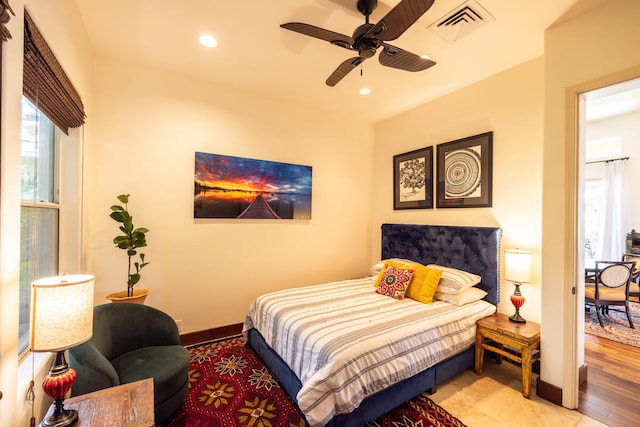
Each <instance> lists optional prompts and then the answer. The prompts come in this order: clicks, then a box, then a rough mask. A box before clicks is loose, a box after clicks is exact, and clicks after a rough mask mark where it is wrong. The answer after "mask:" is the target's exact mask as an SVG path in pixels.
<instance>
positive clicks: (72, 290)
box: [29, 274, 93, 427]
mask: <svg viewBox="0 0 640 427" xmlns="http://www.w3.org/2000/svg"><path fill="white" fill-rule="evenodd" d="M92 334H93V276H91V275H88V274H78V275H69V276H56V277H47V278H44V279H39V280H35V281H34V282H32V283H31V333H30V336H29V345H30V347H31V351H34V352H55V353H56V354H55V357H54V359H53V363H52V364H51V368H50V369H49V374H48V375H47V376H46V377H45V379H44V381H43V382H42V388H43V389H44V391H45V393H47V395H48V396H50V397H51V398H52V399H53V400H54V404H55V409H54V412H53V414H51V415H50V416H49V417H47V418H45V419H44V420H43V421H42V423H40V426H42V427H65V426H71V425H73V424H75V423H76V421H77V420H78V411H76V410H73V409H64V405H63V401H64V398H65V397H66V395H67V393H68V392H69V390H71V386H72V385H73V383H74V381H75V380H76V371H75V370H73V369H72V368H69V364H68V363H67V358H66V356H65V350H66V349H68V348H71V347H74V346H76V345H78V344H82V343H83V342H85V341H88V340H89V339H90V338H91V335H92Z"/></svg>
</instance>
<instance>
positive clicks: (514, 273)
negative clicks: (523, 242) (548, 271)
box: [504, 249, 531, 283]
mask: <svg viewBox="0 0 640 427" xmlns="http://www.w3.org/2000/svg"><path fill="white" fill-rule="evenodd" d="M504 276H505V279H507V280H508V281H510V282H514V283H527V282H530V281H531V252H529V251H523V250H520V249H509V250H506V251H504Z"/></svg>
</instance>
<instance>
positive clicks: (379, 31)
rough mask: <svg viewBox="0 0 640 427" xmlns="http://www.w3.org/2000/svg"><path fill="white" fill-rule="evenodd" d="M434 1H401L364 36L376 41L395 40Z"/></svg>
mask: <svg viewBox="0 0 640 427" xmlns="http://www.w3.org/2000/svg"><path fill="white" fill-rule="evenodd" d="M434 1H435V0H402V1H401V2H400V3H398V4H397V5H396V7H394V8H393V9H391V10H390V11H389V13H387V14H386V15H385V16H384V17H383V18H382V19H381V20H380V21H378V23H377V24H376V25H374V26H373V27H372V28H371V29H370V30H369V31H368V32H367V34H366V37H375V38H377V39H378V40H385V41H387V40H395V39H397V38H398V37H400V35H402V33H404V32H405V31H406V30H407V28H409V27H410V26H411V25H413V23H414V22H416V21H417V20H418V19H419V18H420V17H421V16H422V15H423V14H424V13H425V12H426V11H427V10H429V8H430V7H431V5H433V2H434Z"/></svg>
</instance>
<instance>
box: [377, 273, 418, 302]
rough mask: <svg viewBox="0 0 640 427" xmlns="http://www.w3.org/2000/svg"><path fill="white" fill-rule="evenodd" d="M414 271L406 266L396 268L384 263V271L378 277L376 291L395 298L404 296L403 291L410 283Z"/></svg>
mask: <svg viewBox="0 0 640 427" xmlns="http://www.w3.org/2000/svg"><path fill="white" fill-rule="evenodd" d="M413 273H414V271H413V270H411V269H406V268H396V267H394V266H392V265H386V266H385V269H384V272H383V273H382V275H381V276H380V277H379V280H378V281H379V284H378V286H377V287H376V293H379V294H382V295H386V296H388V297H391V298H395V299H402V298H404V293H405V292H406V291H407V288H408V287H409V283H411V279H412V278H413Z"/></svg>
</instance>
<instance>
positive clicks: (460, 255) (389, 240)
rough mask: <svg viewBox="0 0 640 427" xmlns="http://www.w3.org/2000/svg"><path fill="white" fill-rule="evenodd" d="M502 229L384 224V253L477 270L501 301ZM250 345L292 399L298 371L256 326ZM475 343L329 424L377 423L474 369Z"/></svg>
mask: <svg viewBox="0 0 640 427" xmlns="http://www.w3.org/2000/svg"><path fill="white" fill-rule="evenodd" d="M501 238H502V229H500V228H495V227H459V226H435V225H413V224H383V225H382V256H381V259H387V258H405V259H411V260H414V261H417V262H420V263H421V264H424V265H427V264H439V265H443V266H448V267H454V268H458V269H461V270H465V271H468V272H471V273H475V274H478V275H480V276H481V277H482V281H481V283H480V284H479V285H477V287H479V288H481V289H483V290H485V291H487V296H486V297H485V300H487V301H489V302H491V303H492V304H497V303H498V302H499V301H500V239H501ZM248 341H249V345H250V346H251V348H252V349H253V350H254V351H255V352H256V353H258V355H259V356H260V357H261V358H262V360H263V361H264V362H265V364H266V365H267V366H268V367H269V368H270V369H271V371H272V372H273V373H274V375H275V376H276V377H277V378H278V379H279V380H280V382H281V383H282V385H283V387H284V389H285V390H286V391H287V393H289V395H290V396H292V397H293V399H294V401H295V396H296V395H297V394H298V391H299V390H300V389H301V388H302V384H301V383H300V380H299V379H298V377H296V375H295V374H294V373H293V372H292V371H291V370H290V369H289V367H288V366H287V364H286V363H285V362H284V361H283V360H282V359H281V358H280V356H279V355H278V354H277V353H276V352H275V351H273V350H272V349H271V347H269V345H268V344H267V343H266V342H265V341H264V339H263V338H262V335H260V333H259V332H258V331H256V330H255V329H251V330H250V331H249V333H248ZM473 358H474V349H473V346H471V347H470V348H468V349H467V350H465V351H463V352H461V353H458V354H457V355H455V356H452V357H450V358H449V359H446V360H444V361H442V362H440V363H438V364H436V365H434V366H432V367H431V368H429V369H427V370H426V371H423V372H421V373H419V374H416V375H414V376H413V377H411V378H408V379H406V380H404V381H402V382H400V383H396V384H394V385H393V386H391V387H389V388H387V389H385V390H382V391H380V392H378V393H376V394H373V395H371V396H369V397H367V398H366V399H365V400H364V401H362V403H361V404H360V406H359V407H358V408H357V409H355V410H354V411H353V412H351V413H349V414H340V415H337V416H335V417H334V418H333V419H332V420H331V422H330V423H329V424H328V426H333V427H338V426H341V427H342V426H345V427H346V426H350V427H358V426H362V425H364V424H366V423H367V422H370V421H373V420H375V419H376V418H378V417H379V416H381V415H383V414H384V413H386V412H388V411H390V410H391V409H393V408H395V407H397V406H398V405H401V404H402V403H404V402H406V401H407V400H410V399H412V398H414V397H416V396H417V395H419V394H420V393H423V392H425V391H428V390H429V391H434V390H435V387H436V386H437V385H438V384H440V383H442V382H443V381H446V380H447V379H449V378H451V377H453V376H454V375H456V374H458V373H460V372H462V371H464V370H466V369H469V368H472V367H473Z"/></svg>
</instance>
